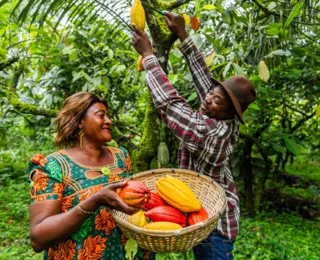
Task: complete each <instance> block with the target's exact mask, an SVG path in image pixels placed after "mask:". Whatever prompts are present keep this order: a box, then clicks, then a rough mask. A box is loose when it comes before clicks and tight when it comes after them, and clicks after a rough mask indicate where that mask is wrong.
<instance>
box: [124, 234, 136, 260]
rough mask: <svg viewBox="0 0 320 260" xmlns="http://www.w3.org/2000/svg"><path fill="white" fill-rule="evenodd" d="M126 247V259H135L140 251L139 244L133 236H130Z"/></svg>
mask: <svg viewBox="0 0 320 260" xmlns="http://www.w3.org/2000/svg"><path fill="white" fill-rule="evenodd" d="M124 249H125V251H126V259H128V260H133V259H134V257H135V255H136V254H137V252H138V244H137V242H136V241H135V240H134V239H133V238H132V237H130V238H129V239H128V241H127V243H126V246H125V248H124Z"/></svg>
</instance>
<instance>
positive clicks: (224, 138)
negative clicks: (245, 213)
mask: <svg viewBox="0 0 320 260" xmlns="http://www.w3.org/2000/svg"><path fill="white" fill-rule="evenodd" d="M179 49H180V51H181V52H182V53H183V54H184V56H185V57H186V59H187V62H188V65H189V67H190V70H191V74H192V77H193V82H194V84H195V88H196V91H197V94H198V98H199V99H200V101H201V102H202V101H203V100H204V98H205V95H206V93H207V92H209V91H210V90H211V89H212V88H213V87H214V85H213V82H212V81H211V78H212V74H211V73H210V71H209V69H208V67H207V65H206V63H205V60H204V58H203V55H202V53H201V52H200V51H199V49H198V48H197V47H196V46H195V44H194V43H193V41H192V40H191V39H190V38H187V39H186V40H185V41H183V42H182V43H181V44H180V45H179ZM143 65H144V67H145V69H146V72H147V84H148V87H149V89H150V93H151V95H152V98H153V101H154V104H155V106H156V107H157V108H158V109H159V110H160V113H161V115H162V118H163V120H164V122H165V123H166V125H167V126H168V127H169V128H170V129H171V130H172V132H173V134H174V135H175V136H176V137H177V138H178V139H179V140H180V141H181V144H180V147H179V153H178V161H179V167H180V168H183V169H189V170H193V171H196V172H199V173H203V174H205V175H207V176H210V177H212V178H213V179H214V180H215V181H216V182H218V183H219V184H220V185H221V186H222V187H223V188H224V190H225V192H226V196H227V198H228V204H227V207H226V211H225V213H224V214H223V215H222V216H221V218H220V220H219V223H218V226H217V229H218V231H219V232H220V233H221V235H223V236H225V237H227V238H229V239H235V238H236V236H237V233H238V230H239V216H240V208H239V198H238V195H237V191H236V187H235V185H234V181H233V177H232V174H231V155H232V153H233V151H234V146H235V144H236V141H237V139H238V135H239V130H238V129H239V121H238V120H236V119H232V120H217V119H215V118H209V117H208V116H206V115H202V114H200V113H199V112H198V111H193V110H192V109H191V108H190V107H189V106H188V104H187V103H186V101H185V100H184V99H183V98H182V97H180V96H179V94H178V93H177V91H176V90H175V89H174V88H173V86H172V85H171V83H170V82H169V80H168V78H167V76H166V75H165V73H164V72H163V70H162V69H161V67H160V65H159V63H158V61H157V58H156V57H155V56H154V55H150V56H147V57H145V58H144V60H143Z"/></svg>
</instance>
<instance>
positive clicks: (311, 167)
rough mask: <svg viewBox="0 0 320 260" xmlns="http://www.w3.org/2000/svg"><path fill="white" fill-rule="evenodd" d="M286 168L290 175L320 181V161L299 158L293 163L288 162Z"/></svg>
mask: <svg viewBox="0 0 320 260" xmlns="http://www.w3.org/2000/svg"><path fill="white" fill-rule="evenodd" d="M285 170H286V172H287V173H288V174H290V175H295V176H301V177H303V178H304V179H305V180H313V181H318V182H320V162H315V161H314V162H311V161H305V160H303V159H299V158H298V159H297V160H295V161H294V162H293V163H292V164H289V163H288V164H287V165H286V168H285Z"/></svg>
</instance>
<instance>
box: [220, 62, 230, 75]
mask: <svg viewBox="0 0 320 260" xmlns="http://www.w3.org/2000/svg"><path fill="white" fill-rule="evenodd" d="M231 64H232V61H229V62H228V64H227V66H226V67H225V68H224V70H223V73H222V75H223V77H224V78H225V77H226V75H227V73H228V71H229V69H230V66H231Z"/></svg>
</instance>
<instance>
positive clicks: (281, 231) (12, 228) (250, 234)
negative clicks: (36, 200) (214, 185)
mask: <svg viewBox="0 0 320 260" xmlns="http://www.w3.org/2000/svg"><path fill="white" fill-rule="evenodd" d="M8 184H9V185H8V186H3V187H0V208H1V210H0V241H1V242H0V260H2V259H6V260H7V259H21V260H31V259H32V260H38V259H39V260H40V259H42V257H43V254H42V253H40V254H36V253H34V252H33V250H32V248H31V246H30V241H29V214H28V204H29V187H28V184H27V183H26V181H24V180H21V181H20V182H18V181H15V182H14V181H11V182H10V183H8ZM294 189H296V188H293V191H292V192H294ZM298 192H299V194H300V193H301V192H302V191H298ZM319 226H320V220H319V219H318V220H315V221H307V220H304V219H303V218H301V217H300V216H298V215H295V214H294V213H292V214H281V215H276V213H260V214H259V215H258V216H257V217H255V218H246V217H245V216H241V219H240V233H239V236H238V238H237V241H236V243H235V251H234V256H235V259H236V260H242V259H259V260H260V259H264V260H286V259H288V260H300V259H301V260H305V259H308V260H316V259H320V258H319V254H318V252H320V229H319Z"/></svg>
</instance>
